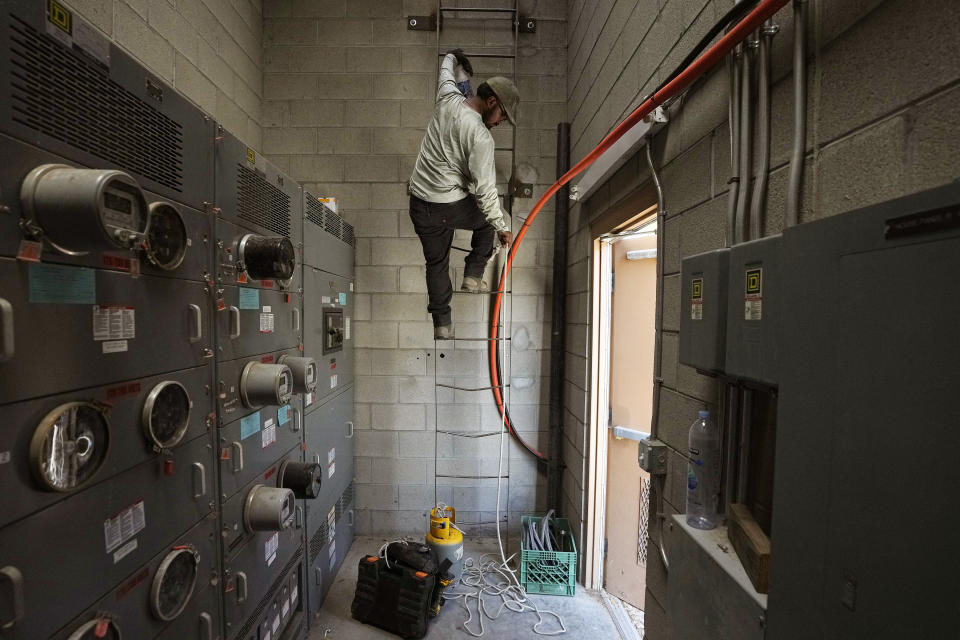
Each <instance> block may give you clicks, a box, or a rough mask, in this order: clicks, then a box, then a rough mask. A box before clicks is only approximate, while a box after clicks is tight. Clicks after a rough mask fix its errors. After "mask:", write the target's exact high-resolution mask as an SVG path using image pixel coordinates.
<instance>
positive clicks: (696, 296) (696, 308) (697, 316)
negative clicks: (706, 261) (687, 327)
mask: <svg viewBox="0 0 960 640" xmlns="http://www.w3.org/2000/svg"><path fill="white" fill-rule="evenodd" d="M690 319H691V320H703V278H694V279H693V280H691V281H690Z"/></svg>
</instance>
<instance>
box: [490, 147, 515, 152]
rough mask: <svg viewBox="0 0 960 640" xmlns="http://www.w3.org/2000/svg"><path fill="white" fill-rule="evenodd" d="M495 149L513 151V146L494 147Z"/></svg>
mask: <svg viewBox="0 0 960 640" xmlns="http://www.w3.org/2000/svg"><path fill="white" fill-rule="evenodd" d="M493 150H494V151H513V147H494V148H493Z"/></svg>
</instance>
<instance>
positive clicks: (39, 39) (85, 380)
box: [0, 0, 355, 640]
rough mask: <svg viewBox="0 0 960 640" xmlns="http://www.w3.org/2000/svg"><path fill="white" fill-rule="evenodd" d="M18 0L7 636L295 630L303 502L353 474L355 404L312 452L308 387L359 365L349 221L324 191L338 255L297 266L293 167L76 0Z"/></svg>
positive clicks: (1, 601)
mask: <svg viewBox="0 0 960 640" xmlns="http://www.w3.org/2000/svg"><path fill="white" fill-rule="evenodd" d="M4 8H5V11H4V13H3V14H2V15H0V46H2V49H3V51H5V52H6V53H5V54H4V55H3V56H0V84H2V85H3V86H4V88H5V91H2V92H0V152H2V153H3V156H4V158H6V159H7V161H6V162H5V163H4V164H3V166H2V167H0V207H2V211H3V213H0V412H2V414H3V416H4V425H5V426H6V428H5V429H3V430H0V485H2V486H3V487H4V488H5V491H4V492H3V494H2V496H0V636H2V637H3V638H4V640H7V639H10V640H22V639H29V640H35V639H37V638H53V639H54V640H75V639H77V638H87V637H98V638H99V637H104V638H110V637H121V636H122V637H124V638H128V637H129V638H144V639H146V638H152V639H153V640H192V639H197V640H241V639H242V640H264V638H267V637H270V638H272V639H273V640H278V639H279V640H302V638H303V637H304V636H305V634H306V631H307V627H308V624H309V620H308V616H307V615H306V612H307V608H308V606H307V597H306V596H307V590H306V576H307V574H308V572H309V567H308V557H307V552H306V546H305V545H306V540H307V538H306V525H307V513H308V510H311V511H312V512H313V513H314V514H316V513H319V512H320V511H323V512H324V513H327V512H328V510H329V504H327V505H324V506H322V508H321V506H320V505H319V502H320V499H321V493H322V490H323V489H324V488H327V487H328V485H329V489H328V491H329V494H330V495H323V496H322V500H323V501H325V502H327V503H331V504H332V503H336V504H338V505H339V504H340V502H342V498H343V496H344V495H345V494H346V493H347V491H346V490H345V489H344V483H343V482H341V480H342V479H345V478H347V476H350V475H352V463H353V460H352V451H351V450H350V448H349V446H348V444H349V437H348V436H352V430H351V431H350V432H349V433H348V432H347V430H346V425H345V424H344V425H341V426H339V427H336V428H335V427H334V426H333V422H330V423H329V424H327V425H323V426H322V427H318V428H319V429H320V430H322V431H329V432H331V433H334V432H336V433H337V435H338V439H336V441H332V440H331V442H330V445H331V448H334V447H335V448H337V450H338V451H339V456H340V457H339V458H338V461H339V469H340V471H339V474H338V475H335V477H333V476H329V477H328V475H327V474H328V473H330V471H331V468H330V465H329V464H328V462H327V461H326V459H324V462H323V464H322V465H321V464H320V463H315V462H312V461H306V460H305V456H304V451H305V449H306V436H305V431H306V429H305V424H306V416H305V415H304V400H305V399H309V403H310V405H311V410H315V409H317V408H318V407H319V406H320V405H321V404H322V399H325V398H327V397H329V396H330V395H331V393H330V392H327V391H326V390H327V389H328V388H329V389H330V391H331V392H332V393H333V394H338V393H341V392H343V391H349V390H350V388H351V384H352V351H351V350H350V348H349V347H350V346H351V345H352V339H351V336H350V335H349V334H350V318H351V317H352V309H353V307H352V304H353V303H352V277H353V249H354V245H355V240H354V237H353V229H352V227H351V226H350V225H349V224H347V223H346V222H344V221H343V220H342V219H341V218H340V217H339V216H337V215H336V214H334V213H332V212H330V213H329V214H327V213H326V210H325V209H323V208H322V207H321V209H320V211H321V222H322V224H321V227H322V228H320V227H317V228H315V229H313V230H312V232H315V231H319V232H320V233H321V234H322V236H321V237H317V236H316V234H315V233H314V236H313V237H312V239H313V241H315V244H314V252H313V253H312V254H311V255H312V256H313V257H314V258H315V261H316V262H317V264H316V265H315V266H316V267H317V268H319V269H323V270H326V272H327V273H330V274H335V275H336V278H338V280H336V281H334V284H330V280H329V278H327V279H326V283H327V284H326V285H324V286H323V287H321V286H320V285H319V284H317V282H318V281H317V279H316V278H312V282H314V284H316V285H317V286H316V291H315V292H313V291H308V292H305V291H304V285H305V273H304V268H303V264H304V261H303V233H304V220H303V211H304V205H305V201H304V195H303V190H302V189H301V187H300V186H299V185H298V184H297V183H296V182H295V181H294V180H292V179H291V178H289V177H288V176H285V175H284V174H283V173H282V172H280V171H279V170H278V169H277V168H276V167H274V166H273V165H272V164H270V163H269V162H266V161H265V159H264V158H262V157H261V156H260V155H259V154H258V153H257V152H255V151H254V150H253V149H251V148H248V147H247V146H246V145H245V144H243V143H242V142H241V141H240V140H238V139H237V138H235V137H234V136H233V135H231V134H230V133H229V132H227V131H225V130H223V129H222V127H218V126H217V125H216V123H214V122H213V121H212V120H211V119H210V118H209V117H208V116H207V115H205V114H203V113H202V112H201V111H200V110H198V109H197V108H196V107H195V106H193V105H192V103H190V102H189V101H188V100H186V99H185V98H184V97H183V96H181V95H179V94H177V93H176V92H175V91H174V90H172V89H171V88H170V87H168V86H166V85H165V84H164V83H163V82H161V81H159V80H158V79H157V78H156V77H155V76H153V75H152V74H150V73H149V72H147V71H146V70H145V69H144V68H143V67H142V66H141V65H139V64H138V63H137V62H136V61H135V60H134V59H133V58H131V57H130V56H128V55H127V54H126V53H124V52H123V51H122V50H120V49H119V48H117V47H116V46H114V45H113V44H112V43H110V42H109V41H108V40H107V39H106V38H104V37H103V36H101V35H99V33H98V32H97V30H96V29H95V28H93V27H92V26H91V25H89V24H87V23H86V22H85V21H84V20H83V18H81V17H80V16H78V15H76V14H75V13H73V12H72V11H71V10H70V8H69V7H68V6H65V5H64V4H61V3H59V2H53V1H51V2H32V1H30V2H28V1H27V0H12V1H11V2H7V3H5V7H4ZM310 200H311V202H313V203H314V204H319V203H315V199H314V198H312V197H311V198H310ZM316 217H317V216H316V215H314V218H316ZM312 273H313V271H312V268H311V274H312ZM311 277H312V276H311ZM321 289H322V290H321ZM314 293H316V297H317V299H318V300H323V298H324V297H331V296H333V298H334V300H333V301H332V302H330V303H328V304H327V305H326V306H324V303H322V302H321V303H320V306H321V315H319V316H318V318H320V319H319V320H318V322H320V321H323V322H326V324H325V325H324V326H327V327H328V328H330V329H332V331H331V332H330V333H329V335H328V336H327V338H326V340H325V341H314V346H315V347H316V351H317V354H316V355H313V354H311V353H307V352H306V351H307V349H306V348H305V345H304V336H305V333H306V330H307V325H306V318H305V315H304V305H305V304H306V303H307V302H309V301H310V300H311V299H312V297H313V295H314ZM324 313H325V314H326V317H325V318H324V316H323V315H322V314H324ZM338 367H339V370H337V368H338ZM321 371H322V375H321ZM331 372H332V373H331ZM331 375H333V376H334V377H333V378H331ZM321 378H322V380H321ZM321 382H322V383H323V390H324V393H323V397H322V398H321V397H320V396H319V395H318V394H317V390H318V386H319V385H320V383H321ZM349 402H350V406H349V411H352V395H350V400H349ZM338 406H339V405H338ZM316 413H317V415H318V416H319V415H321V414H323V415H326V413H325V412H323V411H317V412H316ZM341 413H343V411H341ZM338 415H339V414H338ZM326 417H327V418H328V419H329V420H330V421H333V420H340V417H335V416H332V415H326ZM331 478H332V479H331ZM349 494H350V496H351V500H352V489H351V490H350V491H349ZM337 496H339V497H340V502H338V501H337ZM314 504H316V505H317V506H313V505H314ZM345 513H346V510H345V508H341V507H337V508H335V509H334V517H333V522H334V523H338V522H340V521H341V518H342V517H343V516H344V515H345ZM350 522H351V527H345V526H342V527H340V531H339V532H338V534H337V535H339V536H346V535H347V533H348V532H350V535H351V538H345V537H341V538H339V539H340V540H342V542H341V543H340V547H341V549H340V551H339V552H338V554H331V557H332V558H333V559H334V561H333V562H329V560H328V568H333V567H339V562H340V561H341V560H342V555H343V554H345V553H346V550H347V548H348V547H349V541H350V539H352V516H351V518H350ZM324 535H326V534H324Z"/></svg>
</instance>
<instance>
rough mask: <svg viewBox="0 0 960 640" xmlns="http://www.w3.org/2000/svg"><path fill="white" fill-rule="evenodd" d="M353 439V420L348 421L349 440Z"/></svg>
mask: <svg viewBox="0 0 960 640" xmlns="http://www.w3.org/2000/svg"><path fill="white" fill-rule="evenodd" d="M352 437H353V420H347V440H349V439H350V438H352Z"/></svg>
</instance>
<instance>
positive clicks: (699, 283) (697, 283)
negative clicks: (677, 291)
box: [690, 278, 703, 300]
mask: <svg viewBox="0 0 960 640" xmlns="http://www.w3.org/2000/svg"><path fill="white" fill-rule="evenodd" d="M690 297H691V298H693V299H694V300H700V299H701V298H703V278H694V279H693V280H691V281H690Z"/></svg>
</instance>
